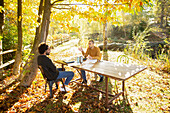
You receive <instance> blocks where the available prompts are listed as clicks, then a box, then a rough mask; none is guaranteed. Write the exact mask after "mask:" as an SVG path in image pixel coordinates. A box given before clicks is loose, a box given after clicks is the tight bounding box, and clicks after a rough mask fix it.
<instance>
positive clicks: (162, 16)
mask: <svg viewBox="0 0 170 113" xmlns="http://www.w3.org/2000/svg"><path fill="white" fill-rule="evenodd" d="M161 9H162V10H161V23H160V27H161V28H163V20H164V2H161Z"/></svg>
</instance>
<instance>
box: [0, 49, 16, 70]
mask: <svg viewBox="0 0 170 113" xmlns="http://www.w3.org/2000/svg"><path fill="white" fill-rule="evenodd" d="M15 51H16V49H13V50H7V51H4V52H1V53H0V56H1V55H4V54H7V53H11V52H15ZM14 62H15V59H12V60H10V61H8V62H6V63H4V64H1V65H0V69H3V68H4V67H6V66H8V65H10V64H12V63H14Z"/></svg>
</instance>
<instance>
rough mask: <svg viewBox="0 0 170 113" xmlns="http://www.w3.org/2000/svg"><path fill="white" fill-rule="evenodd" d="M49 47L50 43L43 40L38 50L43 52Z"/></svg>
mask: <svg viewBox="0 0 170 113" xmlns="http://www.w3.org/2000/svg"><path fill="white" fill-rule="evenodd" d="M47 49H48V45H47V44H46V43H45V42H42V43H40V44H39V45H38V52H39V53H40V54H43V53H44V52H45V51H46V50H47Z"/></svg>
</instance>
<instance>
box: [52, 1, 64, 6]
mask: <svg viewBox="0 0 170 113" xmlns="http://www.w3.org/2000/svg"><path fill="white" fill-rule="evenodd" d="M61 1H64V0H57V1H54V2H53V3H52V4H51V5H52V6H53V5H54V4H55V3H57V2H61Z"/></svg>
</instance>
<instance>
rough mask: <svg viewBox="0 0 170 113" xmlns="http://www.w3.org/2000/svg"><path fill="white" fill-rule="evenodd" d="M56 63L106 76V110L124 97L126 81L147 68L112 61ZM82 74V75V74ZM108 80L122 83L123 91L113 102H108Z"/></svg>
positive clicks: (57, 61)
mask: <svg viewBox="0 0 170 113" xmlns="http://www.w3.org/2000/svg"><path fill="white" fill-rule="evenodd" d="M55 62H56V63H59V64H62V67H63V66H64V65H68V66H70V67H73V68H75V69H77V70H81V69H82V70H85V71H88V72H92V73H95V74H100V75H103V76H105V92H104V93H105V95H106V108H108V104H109V103H111V102H112V101H113V100H114V99H116V98H117V97H119V96H120V95H121V94H122V95H123V97H124V91H125V80H127V79H129V78H131V77H132V76H135V75H136V74H138V73H140V72H141V71H143V70H145V69H146V68H147V67H146V66H142V65H135V64H124V63H119V62H110V61H104V60H103V61H97V60H87V61H85V62H83V63H81V64H80V63H76V62H74V63H72V62H71V63H69V62H68V63H67V62H65V61H59V60H56V61H55ZM80 74H81V73H80ZM108 78H112V79H115V80H120V81H122V91H121V92H120V93H118V94H116V95H114V97H113V98H112V99H111V100H108V95H110V96H113V95H111V94H108Z"/></svg>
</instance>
